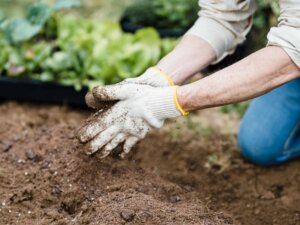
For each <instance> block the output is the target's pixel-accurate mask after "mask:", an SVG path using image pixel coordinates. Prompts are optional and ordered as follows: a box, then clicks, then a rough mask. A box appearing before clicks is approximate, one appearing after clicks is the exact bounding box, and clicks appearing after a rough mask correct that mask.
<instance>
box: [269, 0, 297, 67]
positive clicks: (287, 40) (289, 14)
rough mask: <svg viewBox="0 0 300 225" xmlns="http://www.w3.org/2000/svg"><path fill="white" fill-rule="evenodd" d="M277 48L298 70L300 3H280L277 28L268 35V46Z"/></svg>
mask: <svg viewBox="0 0 300 225" xmlns="http://www.w3.org/2000/svg"><path fill="white" fill-rule="evenodd" d="M272 45H273V46H279V47H281V48H283V49H284V50H285V51H286V53H287V54H288V55H289V56H290V57H291V59H292V60H293V62H294V63H295V64H296V65H297V66H298V67H299V68H300V1H299V0H282V1H280V17H279V18H278V26H277V27H273V28H271V30H270V32H269V34H268V46H272Z"/></svg>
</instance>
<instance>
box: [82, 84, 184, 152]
mask: <svg viewBox="0 0 300 225" xmlns="http://www.w3.org/2000/svg"><path fill="white" fill-rule="evenodd" d="M93 95H94V96H95V97H97V98H98V99H100V100H101V101H114V100H119V102H117V103H116V104H115V105H113V106H112V107H111V108H110V109H108V110H103V111H101V110H100V111H99V113H97V114H96V115H94V116H93V118H92V119H90V121H89V122H88V124H86V125H84V126H83V127H82V128H81V129H80V130H79V132H78V137H79V140H80V141H81V142H89V146H90V152H89V154H92V153H94V152H96V151H98V150H100V149H102V156H103V157H105V156H107V155H109V154H110V153H111V151H112V150H113V149H114V148H115V147H117V146H118V145H119V144H121V143H123V142H124V146H123V152H122V153H121V156H124V155H125V154H127V153H128V152H129V151H130V149H131V148H132V147H133V146H134V145H135V144H136V143H137V142H138V141H139V140H141V139H143V138H144V137H145V136H146V134H147V133H148V132H149V131H150V130H152V129H153V128H160V127H162V126H163V123H164V121H165V119H168V118H174V117H178V116H180V115H187V112H185V111H184V110H183V109H182V108H181V106H180V105H179V103H178V100H177V86H169V87H157V88H156V87H152V86H149V85H140V84H118V85H109V86H104V87H100V86H98V87H96V88H94V90H93Z"/></svg>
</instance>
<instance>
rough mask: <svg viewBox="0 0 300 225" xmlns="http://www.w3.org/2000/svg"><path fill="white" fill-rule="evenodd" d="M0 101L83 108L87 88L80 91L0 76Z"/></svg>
mask: <svg viewBox="0 0 300 225" xmlns="http://www.w3.org/2000/svg"><path fill="white" fill-rule="evenodd" d="M0 90H1V92H0V99H4V100H19V101H31V102H43V103H54V104H64V105H70V106H80V107H84V106H85V105H86V104H85V100H84V96H85V94H86V92H87V90H88V89H87V88H86V87H83V89H81V90H80V91H77V90H75V89H74V87H68V86H63V85H59V84H56V83H51V82H43V81H35V80H29V79H20V78H9V77H4V76H2V77H1V76H0Z"/></svg>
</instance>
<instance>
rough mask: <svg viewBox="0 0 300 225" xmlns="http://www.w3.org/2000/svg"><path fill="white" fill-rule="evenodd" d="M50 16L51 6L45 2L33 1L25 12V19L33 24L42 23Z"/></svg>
mask: <svg viewBox="0 0 300 225" xmlns="http://www.w3.org/2000/svg"><path fill="white" fill-rule="evenodd" d="M50 17H51V8H50V7H49V6H48V5H47V4H45V3H34V4H32V5H31V6H30V7H29V8H28V9H27V13H26V19H27V20H28V21H29V22H30V23H31V24H33V25H41V26H42V25H44V24H45V23H46V22H47V21H48V20H49V19H50Z"/></svg>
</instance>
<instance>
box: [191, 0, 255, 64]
mask: <svg viewBox="0 0 300 225" xmlns="http://www.w3.org/2000/svg"><path fill="white" fill-rule="evenodd" d="M199 5H200V11H199V18H198V20H197V21H196V22H195V24H194V25H193V27H192V28H191V29H190V30H189V31H188V32H187V33H186V35H195V36H198V37H200V38H202V39H204V40H205V41H206V42H208V43H209V44H210V45H211V46H212V48H213V49H214V51H215V53H216V55H217V60H216V61H215V62H214V63H217V62H219V61H221V60H222V59H223V58H225V57H226V56H227V55H229V54H232V53H233V52H234V50H235V48H236V47H237V45H238V44H241V43H242V42H243V41H244V40H245V37H246V35H247V33H248V32H249V30H250V28H251V26H252V19H253V13H254V12H255V9H256V6H255V1H254V0H199Z"/></svg>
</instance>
